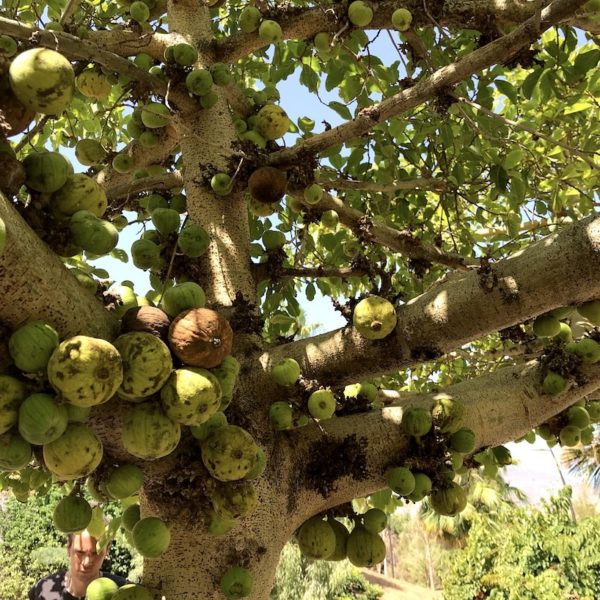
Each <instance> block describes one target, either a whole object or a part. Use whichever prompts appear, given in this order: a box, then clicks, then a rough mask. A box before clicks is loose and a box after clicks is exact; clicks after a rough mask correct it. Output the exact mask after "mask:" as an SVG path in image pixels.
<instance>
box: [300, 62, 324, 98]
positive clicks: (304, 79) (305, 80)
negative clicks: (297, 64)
mask: <svg viewBox="0 0 600 600" xmlns="http://www.w3.org/2000/svg"><path fill="white" fill-rule="evenodd" d="M319 82H320V79H319V76H318V75H317V73H316V72H315V71H314V70H313V69H312V68H311V67H310V66H309V65H303V66H302V72H301V73H300V83H301V84H302V85H304V86H306V87H307V88H308V89H309V90H310V91H311V92H316V91H317V90H318V89H319Z"/></svg>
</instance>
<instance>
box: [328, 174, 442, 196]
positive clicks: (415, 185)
mask: <svg viewBox="0 0 600 600" xmlns="http://www.w3.org/2000/svg"><path fill="white" fill-rule="evenodd" d="M317 183H318V184H319V185H320V186H321V187H324V188H325V189H327V190H338V191H339V190H358V191H361V192H376V193H377V192H379V193H383V194H394V193H395V192H401V191H407V190H431V191H436V192H446V191H449V190H451V189H452V186H451V185H450V183H449V182H447V181H444V180H443V179H436V178H433V177H432V178H423V179H406V180H404V181H402V180H398V181H393V182H392V183H376V182H374V181H356V180H353V179H318V180H317Z"/></svg>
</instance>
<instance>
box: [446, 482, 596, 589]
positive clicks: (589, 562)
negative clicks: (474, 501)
mask: <svg viewBox="0 0 600 600" xmlns="http://www.w3.org/2000/svg"><path fill="white" fill-rule="evenodd" d="M570 504H571V489H570V488H568V487H567V488H565V489H564V490H562V491H561V492H560V493H559V495H558V496H557V497H555V498H552V499H551V500H550V501H549V502H546V503H544V504H543V508H542V509H541V510H538V509H535V508H533V507H520V508H507V509H505V510H504V511H502V512H501V513H499V514H497V515H494V517H493V518H490V517H489V516H486V515H484V514H479V515H476V516H475V518H474V520H473V523H472V526H471V529H470V531H469V535H468V538H467V543H466V545H465V547H464V548H463V549H461V550H457V551H453V552H451V553H449V554H448V555H447V560H446V561H445V568H444V569H443V571H442V582H443V587H444V598H446V600H472V599H473V598H480V597H481V598H491V599H494V600H557V599H559V598H578V599H579V600H594V599H595V598H600V536H598V531H600V516H595V517H589V518H587V519H584V520H583V521H582V522H580V523H575V522H573V520H572V517H571V513H570Z"/></svg>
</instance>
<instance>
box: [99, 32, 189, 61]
mask: <svg viewBox="0 0 600 600" xmlns="http://www.w3.org/2000/svg"><path fill="white" fill-rule="evenodd" d="M88 39H89V40H90V42H93V43H94V44H96V45H97V46H98V47H99V48H103V49H104V50H107V51H109V52H111V53H114V54H118V55H119V56H124V57H127V56H136V55H137V54H140V53H141V52H143V53H144V54H148V55H150V56H151V57H152V58H154V60H158V61H161V62H162V61H164V53H165V48H166V47H167V46H170V45H172V44H176V43H178V42H182V41H184V40H183V39H182V38H181V36H179V35H178V34H177V33H158V32H144V33H141V34H140V32H139V31H134V30H133V29H128V28H117V29H111V30H110V31H106V30H102V31H90V34H89V38H88Z"/></svg>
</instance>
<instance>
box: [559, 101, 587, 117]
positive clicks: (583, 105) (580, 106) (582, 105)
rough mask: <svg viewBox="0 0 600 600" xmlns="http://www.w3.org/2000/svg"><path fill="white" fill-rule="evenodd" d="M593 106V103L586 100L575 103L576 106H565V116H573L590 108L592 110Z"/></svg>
mask: <svg viewBox="0 0 600 600" xmlns="http://www.w3.org/2000/svg"><path fill="white" fill-rule="evenodd" d="M592 106H593V105H592V103H591V102H587V101H586V100H583V101H581V102H575V104H572V105H571V106H565V109H564V110H563V115H572V114H573V113H577V112H581V111H582V110H588V109H589V108H592Z"/></svg>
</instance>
